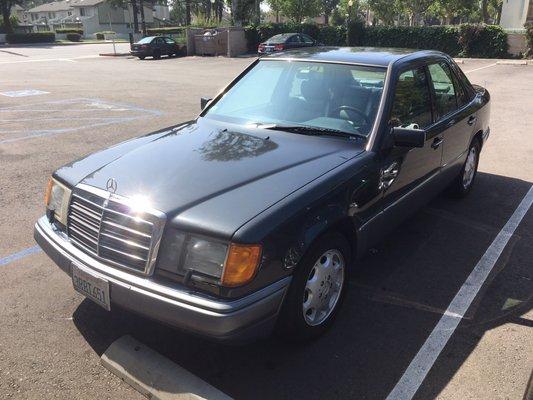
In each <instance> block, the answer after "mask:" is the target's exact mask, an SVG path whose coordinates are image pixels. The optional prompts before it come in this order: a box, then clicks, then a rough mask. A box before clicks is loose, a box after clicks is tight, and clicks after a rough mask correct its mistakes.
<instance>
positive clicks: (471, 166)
mask: <svg viewBox="0 0 533 400" xmlns="http://www.w3.org/2000/svg"><path fill="white" fill-rule="evenodd" d="M476 163H477V154H476V148H475V147H472V148H471V149H470V151H469V152H468V156H467V157H466V162H465V169H464V172H463V187H464V188H465V189H467V188H468V187H469V186H470V185H471V184H472V181H473V180H474V174H475V173H476Z"/></svg>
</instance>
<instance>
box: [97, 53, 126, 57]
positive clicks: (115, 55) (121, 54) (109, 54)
mask: <svg viewBox="0 0 533 400" xmlns="http://www.w3.org/2000/svg"><path fill="white" fill-rule="evenodd" d="M129 55H130V53H100V54H99V56H102V57H126V56H129Z"/></svg>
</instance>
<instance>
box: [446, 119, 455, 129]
mask: <svg viewBox="0 0 533 400" xmlns="http://www.w3.org/2000/svg"><path fill="white" fill-rule="evenodd" d="M454 124H455V120H454V119H452V120H451V121H450V122H448V123H447V124H446V126H447V127H450V126H453V125H454Z"/></svg>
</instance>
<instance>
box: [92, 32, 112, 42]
mask: <svg viewBox="0 0 533 400" xmlns="http://www.w3.org/2000/svg"><path fill="white" fill-rule="evenodd" d="M115 34H116V33H115V32H113V31H102V32H96V33H95V34H94V35H95V37H96V40H105V35H115Z"/></svg>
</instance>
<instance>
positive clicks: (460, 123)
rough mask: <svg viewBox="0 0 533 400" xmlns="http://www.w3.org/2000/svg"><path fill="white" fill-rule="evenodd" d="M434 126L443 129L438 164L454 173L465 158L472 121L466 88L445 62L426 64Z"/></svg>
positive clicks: (452, 174)
mask: <svg viewBox="0 0 533 400" xmlns="http://www.w3.org/2000/svg"><path fill="white" fill-rule="evenodd" d="M428 71H429V76H430V81H431V89H432V91H433V96H434V99H435V112H436V120H437V127H438V129H441V130H442V131H443V140H444V141H443V145H442V147H443V150H442V167H443V170H446V175H447V176H448V175H449V177H453V176H455V175H456V174H457V173H458V172H459V170H460V168H461V166H462V164H463V162H464V161H465V158H466V153H467V151H468V146H469V144H470V140H471V137H472V132H473V129H474V127H475V122H476V112H475V110H474V109H473V108H472V106H471V105H470V100H471V99H470V98H469V96H468V94H467V91H466V90H465V88H464V87H463V86H462V84H461V83H460V82H459V79H458V78H457V77H456V76H455V74H454V72H453V71H452V69H451V68H450V65H449V64H448V63H447V62H446V61H440V62H436V63H431V64H429V65H428Z"/></svg>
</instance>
